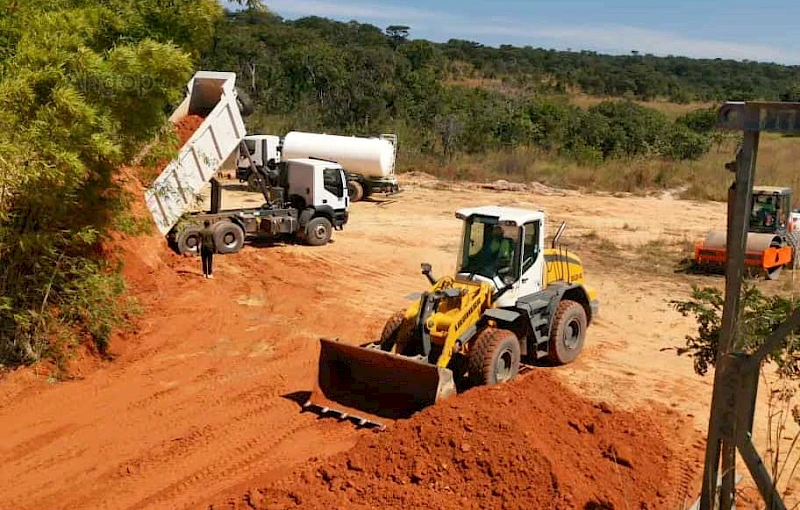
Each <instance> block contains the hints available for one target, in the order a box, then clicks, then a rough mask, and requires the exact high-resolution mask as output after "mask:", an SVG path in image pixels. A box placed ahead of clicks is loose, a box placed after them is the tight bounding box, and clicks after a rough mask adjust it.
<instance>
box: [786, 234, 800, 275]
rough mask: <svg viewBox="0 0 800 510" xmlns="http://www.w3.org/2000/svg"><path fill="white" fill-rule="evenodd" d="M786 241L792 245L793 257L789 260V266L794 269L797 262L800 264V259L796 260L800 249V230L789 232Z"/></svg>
mask: <svg viewBox="0 0 800 510" xmlns="http://www.w3.org/2000/svg"><path fill="white" fill-rule="evenodd" d="M786 242H787V243H789V246H791V247H792V259H791V261H790V262H789V267H790V268H791V269H794V267H795V264H797V265H798V266H800V261H798V260H796V259H797V254H798V249H800V232H789V234H788V235H787V236H786Z"/></svg>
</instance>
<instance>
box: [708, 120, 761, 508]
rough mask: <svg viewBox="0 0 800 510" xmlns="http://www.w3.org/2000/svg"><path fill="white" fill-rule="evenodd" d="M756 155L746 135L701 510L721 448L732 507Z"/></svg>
mask: <svg viewBox="0 0 800 510" xmlns="http://www.w3.org/2000/svg"><path fill="white" fill-rule="evenodd" d="M757 151H758V131H747V132H745V135H744V145H743V146H742V149H741V151H740V152H739V154H738V156H737V158H736V159H737V161H736V163H737V164H736V180H735V182H734V184H733V186H732V187H731V189H730V192H729V193H728V235H727V244H728V246H727V257H728V260H727V268H726V272H725V305H724V308H723V312H722V329H721V331H720V340H719V351H718V353H717V369H716V371H715V373H714V388H715V391H714V394H713V396H712V401H711V409H712V410H711V414H712V416H711V421H710V423H709V430H708V448H707V450H706V460H705V468H704V474H703V492H702V495H701V497H700V508H701V510H712V509H713V499H714V496H715V494H716V488H717V487H716V485H717V470H718V465H719V455H720V442H721V443H722V444H721V449H722V489H721V491H720V508H723V509H727V508H730V507H731V498H732V496H733V489H734V480H735V475H736V473H735V466H736V434H735V419H734V416H735V415H734V413H735V399H734V395H735V391H736V380H737V379H738V378H736V377H732V376H734V375H735V374H734V373H732V371H731V366H730V362H729V359H728V355H729V353H730V352H732V350H733V349H734V348H735V346H736V331H737V318H738V310H739V296H740V293H741V288H742V277H743V275H744V254H745V247H746V245H747V220H748V210H749V204H750V201H751V199H752V193H753V177H754V174H755V160H756V153H757Z"/></svg>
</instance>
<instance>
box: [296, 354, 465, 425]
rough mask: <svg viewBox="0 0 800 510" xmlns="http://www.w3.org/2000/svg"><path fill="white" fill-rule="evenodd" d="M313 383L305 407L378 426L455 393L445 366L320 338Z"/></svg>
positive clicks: (448, 371)
mask: <svg viewBox="0 0 800 510" xmlns="http://www.w3.org/2000/svg"><path fill="white" fill-rule="evenodd" d="M320 344H321V345H320V356H319V371H318V375H317V383H316V385H315V387H314V390H313V391H312V392H311V396H310V397H309V400H308V402H306V403H305V405H304V407H305V408H307V407H309V406H316V407H318V408H320V409H321V410H322V412H323V414H324V413H327V412H334V413H338V414H340V415H341V417H342V418H348V417H351V418H354V419H356V420H358V421H359V422H360V424H361V425H364V424H366V423H370V424H374V425H378V426H379V427H381V428H383V427H385V426H386V423H387V422H388V421H392V420H396V419H402V418H408V417H410V416H411V415H412V414H414V412H416V411H418V410H419V409H421V408H423V407H426V406H429V405H432V404H435V403H437V402H439V401H440V400H442V399H444V398H447V397H448V396H450V395H452V394H454V393H455V392H456V386H455V382H454V381H453V373H452V372H451V371H450V370H449V369H447V368H441V367H438V366H436V365H433V364H430V363H426V362H424V361H418V360H416V359H412V358H408V357H405V356H400V355H397V354H391V353H389V352H385V351H382V350H380V349H373V348H367V347H363V346H355V345H348V344H344V343H339V342H336V341H332V340H327V339H320Z"/></svg>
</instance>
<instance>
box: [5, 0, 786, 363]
mask: <svg viewBox="0 0 800 510" xmlns="http://www.w3.org/2000/svg"><path fill="white" fill-rule="evenodd" d="M241 3H242V4H246V5H248V6H250V8H249V9H247V10H245V11H242V12H236V13H233V12H225V11H224V10H223V8H222V5H221V4H220V2H218V1H216V0H171V1H170V2H162V1H159V0H133V1H122V0H108V1H106V2H102V3H99V2H89V1H86V0H53V1H50V2H35V1H33V0H0V8H1V9H2V10H3V12H4V15H3V16H2V17H0V368H2V366H4V365H15V364H20V363H31V362H35V361H37V360H40V359H42V358H43V357H49V358H55V359H56V360H58V359H61V358H60V357H61V356H63V355H64V352H66V351H68V347H69V346H71V345H75V344H76V343H78V342H80V341H83V340H84V339H91V340H92V341H93V345H94V346H95V347H96V348H97V349H98V350H99V351H100V352H103V351H104V349H105V346H106V345H107V342H108V339H109V338H110V335H111V332H112V331H113V330H114V328H115V327H117V326H118V325H119V324H120V323H121V321H124V320H125V319H126V316H127V315H128V314H129V313H130V312H131V311H132V310H133V308H131V307H130V306H129V304H128V303H127V302H124V301H120V299H121V298H122V297H123V296H124V292H123V291H124V282H123V281H122V279H121V277H120V276H119V273H118V268H116V267H114V266H109V265H108V263H107V261H106V259H105V252H104V249H103V246H104V245H103V242H104V241H105V240H107V239H108V235H109V233H110V232H125V233H128V234H136V233H137V232H139V230H138V227H139V225H138V224H137V223H136V222H135V221H133V219H132V218H131V216H130V214H129V209H128V207H129V206H128V204H129V200H130V199H131V197H130V196H129V195H128V194H126V193H124V192H123V190H122V189H121V188H120V185H119V184H118V183H117V180H116V178H117V177H118V175H119V168H120V167H121V165H124V164H126V163H129V162H130V161H131V160H132V159H133V158H134V156H136V155H137V154H139V153H140V151H141V150H142V148H143V147H147V146H148V144H149V143H150V142H152V140H153V139H154V137H155V136H156V135H158V134H161V135H164V136H162V138H161V139H162V140H167V141H169V140H170V139H171V137H170V136H169V130H167V129H165V128H166V127H167V116H168V114H169V112H170V111H171V110H172V109H173V108H174V107H175V106H176V105H177V104H178V103H179V102H180V101H181V99H182V95H183V92H184V87H185V84H186V82H187V80H188V79H189V78H190V77H191V75H192V74H193V72H195V71H197V70H199V69H213V70H229V71H235V72H237V74H238V85H239V87H240V88H241V89H242V91H245V92H247V93H248V94H249V95H250V96H251V97H252V99H254V102H255V104H256V105H257V111H256V113H255V114H254V115H252V116H250V117H248V119H247V123H248V129H249V130H250V131H251V132H258V131H261V132H267V131H272V132H273V133H280V134H283V133H285V132H286V131H287V130H289V129H306V130H325V131H328V132H332V131H334V132H340V133H347V134H361V135H368V136H370V135H374V134H377V133H380V132H395V133H397V134H398V135H399V139H400V151H401V153H400V158H399V160H400V162H401V169H402V167H405V168H406V169H408V168H420V167H422V166H423V165H421V164H419V165H418V163H420V162H427V163H428V164H430V166H431V168H436V169H440V168H451V167H455V168H456V170H455V172H458V173H454V174H453V175H455V176H459V177H463V176H470V174H468V173H460V172H461V171H462V164H461V163H464V162H465V161H466V162H469V164H472V165H484V166H486V167H487V168H490V167H491V168H500V169H501V170H502V172H504V175H509V176H512V177H513V176H519V177H520V178H523V179H524V178H527V179H540V178H542V175H543V174H542V171H543V170H542V168H544V167H545V166H547V165H550V167H551V168H552V169H553V170H552V171H553V172H556V173H557V174H558V178H559V179H560V180H561V182H565V183H567V184H575V182H569V181H570V179H573V175H572V174H569V173H567V172H565V171H564V166H563V165H572V166H571V167H570V168H578V169H587V168H588V169H590V170H589V171H588V172H583V173H582V175H585V179H586V182H587V183H589V184H591V185H592V186H594V187H596V188H601V187H603V186H604V185H605V184H604V183H602V182H601V181H599V180H598V179H599V178H600V177H601V176H602V175H610V176H611V177H610V178H609V181H608V183H610V184H609V186H625V187H626V189H629V188H630V187H635V188H645V187H648V186H653V185H655V186H661V187H664V186H668V185H671V184H672V183H674V181H675V179H678V178H680V175H681V174H679V173H677V172H675V171H674V170H675V168H674V166H670V165H677V164H679V163H680V162H684V163H686V164H692V163H691V162H694V161H696V160H697V159H698V158H702V157H703V155H704V154H705V153H707V152H708V151H709V150H710V148H711V147H713V146H714V144H715V141H717V142H718V141H719V140H718V139H717V136H718V135H717V134H716V133H715V132H714V130H713V121H714V114H715V110H714V108H713V107H711V108H703V109H696V110H694V111H690V112H688V113H685V114H684V115H681V116H668V115H666V114H664V113H662V112H660V111H657V110H655V109H652V108H648V107H646V106H643V105H641V104H639V103H637V102H635V101H633V100H637V99H638V100H644V99H651V98H654V97H659V98H665V99H670V100H673V101H690V100H704V101H707V102H711V103H713V102H718V101H720V100H725V99H745V98H748V99H749V98H764V99H776V98H784V99H800V94H798V92H800V81H798V76H800V70H798V68H796V67H785V66H779V65H772V64H756V63H751V62H733V61H724V60H690V59H685V58H679V57H670V58H656V57H652V56H648V55H644V56H639V55H630V56H623V57H612V56H604V55H598V54H595V53H592V52H580V53H573V52H557V51H549V50H542V49H533V48H515V47H511V46H502V47H500V48H487V47H483V46H481V45H479V44H476V43H473V42H469V41H450V42H448V43H445V44H434V43H431V42H428V41H424V40H416V39H413V38H411V37H409V32H408V28H407V27H401V26H395V27H387V28H379V27H375V26H371V25H368V24H361V23H357V22H350V23H340V22H335V21H331V20H326V19H323V18H318V17H306V18H302V19H298V20H284V19H282V18H281V17H280V16H278V15H276V14H275V13H272V12H270V11H269V10H268V9H264V8H262V6H261V5H260V3H259V2H258V1H257V0H247V1H245V0H242V2H241ZM575 91H582V92H584V93H588V94H600V95H603V96H605V97H606V98H607V99H606V100H604V101H600V102H597V103H596V104H593V106H590V107H588V108H580V107H578V106H576V105H575V104H574V103H573V102H571V101H570V94H572V93H573V92H575ZM173 142H174V140H173ZM157 147H160V145H157ZM173 150H174V147H173ZM493 154H501V155H502V158H499V157H498V158H497V159H496V161H494V162H492V160H491V157H492V155H493ZM653 161H655V162H657V163H658V164H657V165H655V166H654V165H653V164H652V162H653ZM542 162H544V163H542ZM620 162H622V163H620ZM687 162H688V163H687ZM562 163H563V165H562ZM415 165H416V166H415ZM543 165H544V166H543ZM609 165H620V166H609ZM466 166H468V165H467V164H464V165H463V167H466ZM491 168H490V169H491ZM597 168H601V169H606V170H607V169H608V168H612V170H613V171H605V170H604V172H599V171H595V169H597ZM684 175H685V174H684ZM699 182H701V184H703V178H702V176H701V177H700V179H699Z"/></svg>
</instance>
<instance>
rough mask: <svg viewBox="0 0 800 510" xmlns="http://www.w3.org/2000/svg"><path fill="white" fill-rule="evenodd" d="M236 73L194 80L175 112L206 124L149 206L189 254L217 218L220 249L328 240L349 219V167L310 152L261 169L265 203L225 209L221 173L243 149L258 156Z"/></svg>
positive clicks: (148, 195) (174, 118)
mask: <svg viewBox="0 0 800 510" xmlns="http://www.w3.org/2000/svg"><path fill="white" fill-rule="evenodd" d="M235 80H236V74H235V73H229V72H215V71H199V72H197V73H196V74H195V75H194V76H193V77H192V78H191V80H190V81H189V83H188V85H187V94H186V97H185V98H184V100H183V102H182V103H181V104H180V105H179V106H178V107H177V108H176V110H175V112H173V114H172V115H171V116H170V121H171V122H173V123H177V122H178V121H179V120H180V119H181V118H183V117H185V116H187V115H198V116H201V117H203V122H202V124H200V126H199V127H198V128H197V129H196V130H195V132H194V133H193V134H192V136H191V137H190V138H189V139H188V140H187V141H186V142H185V143H184V144H183V146H181V147H180V149H179V151H178V154H177V156H176V157H175V158H174V159H172V160H171V161H170V162H169V163H168V164H167V165H166V166H165V167H164V169H163V171H162V172H161V174H160V175H159V176H158V177H157V178H156V180H155V181H154V182H153V184H152V185H151V186H150V187H149V188H148V189H147V190H146V192H145V200H146V202H147V207H148V209H149V210H150V212H151V214H152V215H153V219H154V220H155V223H156V225H157V227H158V229H159V231H160V232H161V233H162V234H163V235H165V236H167V237H168V239H169V240H170V243H171V244H172V245H173V247H174V248H175V249H176V250H177V251H178V253H181V254H191V255H196V254H198V249H199V233H200V230H201V228H202V225H203V222H204V221H205V220H209V221H210V222H211V224H212V227H211V228H212V230H213V232H214V240H215V244H216V250H217V252H218V253H235V252H237V251H239V250H240V249H241V248H242V246H243V245H244V243H245V240H246V238H247V237H248V236H259V237H264V236H267V237H272V236H280V235H286V234H288V235H291V236H294V237H295V238H296V239H298V240H300V241H302V242H304V243H306V244H309V245H322V244H325V243H327V242H328V241H329V240H330V238H331V234H332V231H333V230H337V229H338V230H340V229H342V228H343V227H344V225H345V224H346V223H347V221H348V216H349V214H348V205H349V197H348V196H347V184H346V180H345V174H344V170H343V169H342V167H341V166H340V165H338V164H336V163H333V162H329V161H321V160H312V159H308V158H295V159H285V160H284V161H282V162H281V163H279V164H270V165H269V168H268V171H264V172H259V173H258V174H257V180H256V183H257V185H258V188H259V190H261V192H262V194H263V196H264V200H265V202H264V204H263V205H262V206H261V207H253V208H232V209H222V186H221V185H220V183H219V181H217V180H216V178H215V174H216V173H217V172H218V171H219V169H220V168H221V166H222V164H223V163H224V162H225V161H226V160H228V158H230V157H231V156H232V155H234V154H235V151H237V150H238V151H240V154H244V155H245V156H246V157H247V158H248V160H249V161H250V165H251V166H254V164H253V162H252V160H251V159H250V153H249V151H248V150H247V147H246V144H245V143H244V139H245V137H246V131H245V125H244V120H243V118H242V113H243V111H244V112H245V113H246V112H247V111H249V110H251V108H249V106H248V105H247V102H246V101H242V100H241V99H240V98H239V97H238V93H237V90H236V86H235ZM208 184H211V204H210V209H209V210H208V211H202V212H196V211H192V208H193V207H194V206H195V204H196V203H197V201H198V199H197V196H198V193H200V191H201V190H202V189H203V188H204V187H205V186H207V185H208Z"/></svg>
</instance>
